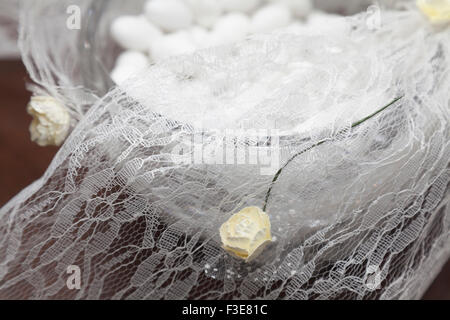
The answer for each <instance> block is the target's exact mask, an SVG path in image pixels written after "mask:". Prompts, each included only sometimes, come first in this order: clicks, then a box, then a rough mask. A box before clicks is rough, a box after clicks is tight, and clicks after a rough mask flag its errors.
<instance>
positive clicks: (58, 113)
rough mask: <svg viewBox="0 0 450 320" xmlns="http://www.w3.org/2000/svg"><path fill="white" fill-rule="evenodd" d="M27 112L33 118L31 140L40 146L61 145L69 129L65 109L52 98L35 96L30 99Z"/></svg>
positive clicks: (67, 115) (68, 117)
mask: <svg viewBox="0 0 450 320" xmlns="http://www.w3.org/2000/svg"><path fill="white" fill-rule="evenodd" d="M27 111H28V113H29V114H30V115H31V116H32V117H33V121H32V122H31V125H30V133H31V140H33V141H35V142H36V143H37V144H38V145H40V146H50V145H54V146H59V145H61V143H62V142H63V141H64V139H65V138H66V137H67V134H68V132H69V128H70V115H69V113H68V112H67V109H66V108H65V107H64V106H63V105H62V104H61V103H60V102H59V101H57V100H56V99H55V98H53V97H49V96H35V97H32V98H31V100H30V102H29V104H28V106H27Z"/></svg>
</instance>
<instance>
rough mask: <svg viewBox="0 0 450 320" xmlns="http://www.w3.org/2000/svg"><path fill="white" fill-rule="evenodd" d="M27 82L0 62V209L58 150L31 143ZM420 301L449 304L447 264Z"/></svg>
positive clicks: (11, 64) (14, 66) (18, 69)
mask: <svg viewBox="0 0 450 320" xmlns="http://www.w3.org/2000/svg"><path fill="white" fill-rule="evenodd" d="M28 81H29V79H28V77H27V73H26V71H25V69H24V67H23V65H22V63H21V62H19V61H0V148H1V149H0V150H1V152H0V207H1V206H3V205H4V204H5V203H6V202H7V201H8V200H9V199H11V198H12V197H13V196H14V195H16V194H17V193H18V192H19V191H20V190H22V189H23V188H24V187H26V186H27V185H29V184H30V183H31V182H33V181H34V180H36V179H38V178H39V177H40V176H41V175H42V174H43V173H44V172H45V169H46V168H47V166H48V165H49V163H50V161H51V160H52V158H53V156H54V155H55V153H56V152H57V150H58V149H57V148H54V147H46V148H42V147H39V146H37V145H36V144H34V143H32V142H31V141H30V134H29V131H28V126H29V124H30V121H31V117H30V116H29V115H28V114H27V112H26V110H25V107H26V104H27V102H28V100H29V98H30V93H29V92H28V91H27V90H26V89H25V84H26V82H28ZM423 298H424V299H446V300H450V261H448V262H447V264H446V265H445V266H444V268H443V269H442V271H441V273H440V274H439V275H438V277H437V278H436V280H435V281H434V282H433V284H432V285H431V286H430V288H429V289H428V291H427V292H426V293H425V295H424V297H423Z"/></svg>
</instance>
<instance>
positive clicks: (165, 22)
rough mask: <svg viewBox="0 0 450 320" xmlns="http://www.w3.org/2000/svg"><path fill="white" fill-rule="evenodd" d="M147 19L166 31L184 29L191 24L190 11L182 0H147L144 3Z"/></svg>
mask: <svg viewBox="0 0 450 320" xmlns="http://www.w3.org/2000/svg"><path fill="white" fill-rule="evenodd" d="M144 11H145V16H146V17H147V19H148V20H149V21H150V22H152V23H154V24H155V25H157V26H158V27H160V28H161V29H163V30H164V31H167V32H174V31H177V30H181V29H186V28H188V27H189V26H190V25H191V24H192V20H193V17H192V11H191V9H190V8H189V7H188V6H187V5H186V4H185V2H184V1H182V0H149V1H147V3H146V4H145V8H144Z"/></svg>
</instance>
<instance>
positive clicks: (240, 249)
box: [220, 207, 272, 262]
mask: <svg viewBox="0 0 450 320" xmlns="http://www.w3.org/2000/svg"><path fill="white" fill-rule="evenodd" d="M220 237H221V239H222V244H223V248H224V249H225V250H226V251H228V252H229V253H231V254H232V255H233V256H236V257H238V258H241V259H244V260H245V261H246V262H249V261H251V260H252V259H253V258H255V257H256V256H257V255H258V254H260V253H261V252H262V250H263V249H264V247H265V246H266V245H267V244H269V243H270V242H271V241H272V236H271V235H270V220H269V216H268V215H267V214H266V213H265V212H263V211H262V210H261V209H259V208H258V207H247V208H244V209H242V210H241V211H239V212H238V213H235V214H234V215H232V216H231V218H230V219H228V221H226V222H225V223H224V224H222V226H221V227H220Z"/></svg>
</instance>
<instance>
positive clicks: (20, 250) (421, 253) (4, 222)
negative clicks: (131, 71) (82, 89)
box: [0, 7, 450, 299]
mask: <svg viewBox="0 0 450 320" xmlns="http://www.w3.org/2000/svg"><path fill="white" fill-rule="evenodd" d="M383 17H384V18H383V26H382V28H380V29H369V28H367V24H366V21H365V20H364V18H363V16H355V17H353V18H352V19H346V20H339V21H336V22H335V23H336V24H335V25H334V24H331V25H330V27H329V30H328V31H329V32H330V33H326V32H322V33H321V34H316V35H315V36H311V35H310V33H309V32H307V31H305V32H298V33H297V34H291V33H289V32H279V33H275V34H272V35H265V36H254V37H252V38H250V39H248V40H246V41H244V42H242V43H237V44H234V45H230V46H227V47H221V48H213V49H208V50H204V51H200V52H197V53H195V54H193V55H188V56H180V57H176V58H173V59H170V60H167V61H166V62H164V63H161V64H158V65H153V66H151V67H150V68H149V69H148V70H143V71H142V72H141V73H140V74H137V75H136V76H134V77H133V78H132V79H130V80H129V81H128V82H126V83H125V84H124V85H123V86H121V87H119V88H115V89H114V90H112V91H111V92H109V93H108V94H106V95H105V96H104V97H103V98H101V99H99V100H98V101H97V102H96V103H95V104H94V105H93V106H92V107H91V108H90V109H89V111H88V112H87V113H86V114H85V116H83V117H82V118H80V119H81V120H80V122H79V123H78V125H77V126H76V127H75V129H74V131H73V132H72V134H71V135H70V136H69V137H68V139H67V141H66V142H65V144H64V145H63V146H62V147H61V149H60V151H59V152H58V154H57V156H56V157H55V159H54V160H53V161H52V163H51V165H50V167H49V168H48V170H47V171H46V173H45V174H44V176H43V177H42V178H41V179H39V180H38V181H36V182H35V183H33V184H32V185H30V186H29V187H28V188H26V189H25V190H23V191H22V192H21V193H20V194H19V195H17V196H16V197H15V198H14V199H12V200H11V201H10V202H9V203H8V204H7V205H6V206H4V207H3V208H2V209H1V210H0V235H1V237H0V297H3V298H38V299H52V298H64V299H71V298H77V299H190V298H191V299H257V298H264V299H411V298H412V299H415V298H420V297H421V295H422V294H423V292H424V290H425V289H426V288H427V287H428V285H429V284H430V283H431V281H432V280H433V278H434V276H435V275H436V274H437V272H439V270H440V268H441V266H442V265H443V264H444V263H445V262H446V260H447V259H448V257H449V253H450V238H449V234H450V233H449V230H450V209H449V197H450V195H449V187H448V185H449V180H450V179H449V178H450V171H449V169H448V168H449V159H450V148H449V143H450V142H449V141H450V139H449V137H450V132H449V129H450V127H449V112H448V111H449V106H450V94H449V91H448V88H449V84H450V79H449V70H450V62H449V61H450V41H449V40H450V39H449V32H448V29H445V28H436V27H433V26H431V25H430V24H429V23H428V22H427V21H426V20H425V18H424V17H422V15H421V14H420V12H418V11H417V10H416V9H415V8H413V7H407V8H406V9H405V10H399V11H397V10H386V11H385V12H383ZM338 25H339V26H340V27H342V28H343V29H342V30H343V32H342V33H340V34H339V35H336V34H332V33H331V32H332V30H336V29H335V27H337V26H338ZM37 70H38V69H37ZM60 94H63V93H60ZM397 98H400V99H398V100H397ZM394 99H395V102H393V101H394ZM74 101H76V100H74ZM390 102H393V103H392V104H391V105H389V107H387V108H386V109H384V110H383V111H382V112H380V113H378V114H376V115H375V116H373V117H371V118H370V119H367V120H365V121H363V122H362V123H360V124H359V125H357V126H355V125H354V124H355V123H358V122H359V121H360V120H362V119H364V118H365V117H366V116H368V115H371V114H373V113H374V112H376V111H377V110H379V109H380V108H382V107H383V106H386V105H388V104H389V103H390ZM255 132H256V134H255ZM224 140H225V141H227V143H226V144H225V148H223V149H222V150H223V151H224V153H225V154H224V157H222V162H223V163H218V162H220V161H217V159H218V158H217V150H220V149H221V148H222V146H223V145H224V144H223V142H224ZM322 141H323V142H322ZM199 150H201V156H199V153H198V152H200V151H199ZM211 150H212V151H211ZM250 150H251V151H252V154H254V152H256V154H257V155H258V157H260V158H258V159H261V158H262V159H264V160H265V161H262V162H257V163H256V164H255V163H251V162H250V161H247V160H246V159H247V158H246V157H249V156H250ZM229 152H232V153H233V156H232V157H230V159H228V160H226V158H225V156H226V155H229V154H230V153H229ZM238 154H241V155H242V154H244V155H245V157H243V158H239V156H238ZM264 155H265V156H264ZM231 158H232V159H231ZM239 159H240V160H239ZM280 168H282V170H281V171H280ZM277 171H278V172H279V174H278V175H277V179H274V176H275V174H276V172H277ZM269 190H270V192H269ZM247 206H258V207H260V208H263V207H264V208H265V210H266V212H267V214H268V215H269V217H270V221H271V225H272V235H273V237H274V241H273V242H272V243H271V244H270V245H269V246H268V247H267V248H265V250H264V251H263V252H262V253H261V254H260V255H259V256H258V257H257V258H255V259H254V260H253V261H252V262H249V263H245V262H244V261H241V260H238V259H236V258H234V257H232V256H230V255H229V254H228V253H226V252H225V251H224V250H223V249H222V247H221V240H220V237H219V231H218V230H219V227H220V225H221V224H222V223H223V222H224V221H226V220H227V219H228V218H229V217H230V216H231V215H232V214H233V213H234V212H237V211H238V210H240V209H241V208H243V207H247ZM71 266H76V267H78V268H79V269H80V270H81V282H80V284H81V285H80V289H79V290H73V289H72V290H71V289H70V288H69V287H68V286H67V278H68V274H67V269H68V268H69V267H71Z"/></svg>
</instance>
